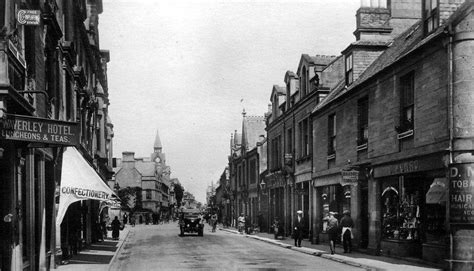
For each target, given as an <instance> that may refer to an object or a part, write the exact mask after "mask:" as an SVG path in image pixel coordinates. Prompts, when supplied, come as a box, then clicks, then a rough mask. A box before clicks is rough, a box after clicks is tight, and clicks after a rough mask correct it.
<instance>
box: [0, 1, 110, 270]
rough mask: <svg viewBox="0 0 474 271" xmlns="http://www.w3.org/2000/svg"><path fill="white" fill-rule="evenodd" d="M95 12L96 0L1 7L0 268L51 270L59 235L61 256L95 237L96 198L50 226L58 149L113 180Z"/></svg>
mask: <svg viewBox="0 0 474 271" xmlns="http://www.w3.org/2000/svg"><path fill="white" fill-rule="evenodd" d="M20 11H21V12H20ZM24 12H30V15H32V16H31V17H29V18H30V19H34V20H28V18H27V20H25V17H24V16H23V15H24V14H25V13H24ZM101 13H102V1H101V0H90V1H85V0H82V1H81V0H79V1H72V0H62V1H32V0H26V1H20V0H10V1H0V22H1V23H0V26H1V27H2V31H1V34H0V55H1V58H0V59H1V60H0V85H1V86H0V117H1V118H0V119H1V120H0V130H1V137H0V168H1V169H2V170H0V180H1V182H2V188H1V190H0V191H1V192H0V215H1V217H2V220H1V222H0V240H2V244H1V245H0V269H1V270H20V269H23V268H25V269H28V270H38V269H49V268H50V267H54V264H55V256H56V239H58V240H59V239H61V247H62V253H63V256H64V257H68V256H69V255H68V254H69V253H68V251H69V250H70V248H71V247H72V246H74V247H75V246H76V245H77V244H72V243H71V242H70V240H71V239H70V237H71V236H76V235H77V237H78V239H79V240H80V241H81V243H85V244H89V243H91V242H94V241H95V240H96V239H97V236H96V234H95V231H93V229H94V228H95V222H96V216H97V215H98V212H99V202H98V201H91V200H83V201H80V202H77V203H74V204H72V205H71V206H70V207H69V209H68V212H67V214H66V217H65V218H64V220H63V223H62V224H61V226H60V228H56V223H55V221H56V201H57V198H56V192H57V190H59V186H60V183H61V164H62V153H63V149H64V147H65V146H75V147H76V148H77V149H78V150H79V152H80V153H81V155H82V156H83V159H84V160H86V161H87V162H88V163H89V165H90V166H91V167H92V168H93V169H94V170H95V171H96V172H97V174H98V175H99V176H100V177H101V178H102V180H103V181H104V182H106V181H107V180H108V179H110V178H111V176H112V169H111V167H110V162H111V157H112V138H113V130H112V128H113V126H112V124H111V123H110V118H109V116H108V105H109V100H108V85H107V63H108V62H109V52H108V51H104V50H101V49H100V44H99V32H98V20H99V14H101ZM10 121H13V122H16V123H18V122H19V121H21V122H22V123H27V125H26V126H25V125H23V126H22V127H20V126H18V125H15V126H9V123H10ZM47 127H48V128H51V129H48V128H47ZM53 127H54V128H55V129H52V128H53ZM59 127H61V128H62V129H61V130H59V129H57V128H59ZM56 232H57V233H58V234H56ZM59 233H60V234H59Z"/></svg>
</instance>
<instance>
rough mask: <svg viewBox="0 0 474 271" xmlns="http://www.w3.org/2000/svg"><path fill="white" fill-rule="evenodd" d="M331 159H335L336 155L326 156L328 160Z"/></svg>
mask: <svg viewBox="0 0 474 271" xmlns="http://www.w3.org/2000/svg"><path fill="white" fill-rule="evenodd" d="M332 159H336V154H335V153H332V154H328V160H332Z"/></svg>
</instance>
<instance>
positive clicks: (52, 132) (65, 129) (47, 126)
mask: <svg viewBox="0 0 474 271" xmlns="http://www.w3.org/2000/svg"><path fill="white" fill-rule="evenodd" d="M0 139H8V140H18V141H26V142H35V143H44V144H51V145H66V146H74V145H78V144H79V124H78V123H76V122H68V121H59V120H51V119H43V118H36V117H30V116H21V115H11V114H8V115H6V117H5V118H1V119H0Z"/></svg>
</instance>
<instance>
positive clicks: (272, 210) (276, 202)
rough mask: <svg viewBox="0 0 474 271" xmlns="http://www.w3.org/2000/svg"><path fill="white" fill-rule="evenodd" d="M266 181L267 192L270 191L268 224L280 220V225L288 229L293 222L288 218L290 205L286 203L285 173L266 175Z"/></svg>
mask: <svg viewBox="0 0 474 271" xmlns="http://www.w3.org/2000/svg"><path fill="white" fill-rule="evenodd" d="M265 182H266V193H268V197H267V199H268V204H267V206H268V220H267V221H268V222H269V223H268V225H269V226H271V225H273V224H274V222H275V221H278V223H279V224H280V226H282V227H283V229H286V228H287V227H288V226H289V225H290V223H291V222H290V221H289V220H288V218H286V216H287V213H288V212H287V209H288V206H287V205H286V204H285V203H286V202H287V196H288V195H287V191H286V190H287V189H286V187H287V185H286V178H285V176H284V175H283V174H281V173H279V172H274V173H270V174H269V175H267V176H266V178H265ZM270 230H271V229H270ZM287 232H288V231H287Z"/></svg>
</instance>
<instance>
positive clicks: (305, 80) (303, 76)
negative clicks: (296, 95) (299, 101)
mask: <svg viewBox="0 0 474 271" xmlns="http://www.w3.org/2000/svg"><path fill="white" fill-rule="evenodd" d="M307 83H308V77H307V71H306V67H303V69H302V70H301V80H300V84H301V98H303V97H304V96H305V95H306V93H307V91H306V84H307Z"/></svg>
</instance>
